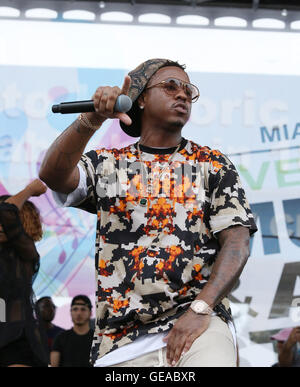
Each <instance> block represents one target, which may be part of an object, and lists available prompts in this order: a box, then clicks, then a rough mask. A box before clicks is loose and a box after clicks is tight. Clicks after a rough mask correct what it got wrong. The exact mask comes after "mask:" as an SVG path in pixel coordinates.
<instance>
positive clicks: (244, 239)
mask: <svg viewBox="0 0 300 387" xmlns="http://www.w3.org/2000/svg"><path fill="white" fill-rule="evenodd" d="M220 234H221V235H220V237H219V240H220V243H221V246H222V247H221V250H220V252H219V254H218V256H217V259H216V262H215V264H214V266H213V269H212V273H211V276H210V278H209V280H208V282H207V284H206V285H205V287H204V288H203V290H202V291H201V293H200V294H199V296H198V297H197V299H202V300H204V301H205V302H206V303H207V304H208V305H210V307H212V308H213V307H215V306H216V305H217V304H218V303H219V302H220V301H221V300H222V299H223V298H224V297H226V296H227V295H228V294H229V293H230V291H231V290H232V288H233V287H234V285H235V284H236V282H237V280H238V278H239V276H240V275H241V273H242V271H243V268H244V266H245V264H246V262H247V259H248V257H249V230H248V229H247V228H245V227H242V226H236V227H233V228H230V229H228V230H224V231H222V232H221V233H220Z"/></svg>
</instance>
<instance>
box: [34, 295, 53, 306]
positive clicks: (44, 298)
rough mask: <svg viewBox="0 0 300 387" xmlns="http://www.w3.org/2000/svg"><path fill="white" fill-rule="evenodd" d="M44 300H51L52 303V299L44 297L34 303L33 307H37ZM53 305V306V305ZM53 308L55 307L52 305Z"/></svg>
mask: <svg viewBox="0 0 300 387" xmlns="http://www.w3.org/2000/svg"><path fill="white" fill-rule="evenodd" d="M44 300H51V301H52V298H51V297H50V296H44V297H41V298H39V299H38V300H37V301H36V303H35V305H37V306H38V305H39V304H40V303H41V302H42V301H44ZM53 305H54V304H53ZM54 306H55V305H54Z"/></svg>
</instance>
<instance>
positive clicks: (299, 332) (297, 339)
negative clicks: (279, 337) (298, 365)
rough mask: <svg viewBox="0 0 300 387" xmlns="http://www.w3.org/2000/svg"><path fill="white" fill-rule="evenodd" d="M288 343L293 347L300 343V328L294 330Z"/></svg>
mask: <svg viewBox="0 0 300 387" xmlns="http://www.w3.org/2000/svg"><path fill="white" fill-rule="evenodd" d="M287 342H288V344H289V345H291V346H293V345H295V344H296V343H300V327H295V328H293V329H292V331H291V333H290V335H289V338H288V339H287Z"/></svg>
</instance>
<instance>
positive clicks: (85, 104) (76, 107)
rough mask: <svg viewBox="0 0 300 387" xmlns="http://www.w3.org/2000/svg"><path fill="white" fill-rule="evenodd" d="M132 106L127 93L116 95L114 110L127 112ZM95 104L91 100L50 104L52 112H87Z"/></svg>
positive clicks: (91, 110)
mask: <svg viewBox="0 0 300 387" xmlns="http://www.w3.org/2000/svg"><path fill="white" fill-rule="evenodd" d="M131 106H132V100H131V98H130V97H128V95H125V94H121V95H119V96H118V98H117V100H116V103H115V107H114V111H115V112H120V113H127V112H128V111H129V110H130V109H131ZM94 111H95V106H94V101H93V100H88V101H75V102H62V103H60V104H59V105H53V106H52V112H53V113H61V114H68V113H87V112H94Z"/></svg>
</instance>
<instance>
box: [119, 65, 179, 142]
mask: <svg viewBox="0 0 300 387" xmlns="http://www.w3.org/2000/svg"><path fill="white" fill-rule="evenodd" d="M168 63H169V64H172V63H174V61H172V60H169V59H159V58H156V59H149V60H146V62H143V63H142V64H140V65H139V66H138V67H137V68H136V69H134V70H132V71H130V73H128V75H129V76H130V78H131V85H130V89H129V92H128V96H129V97H130V98H131V99H132V102H133V104H132V108H131V109H130V110H129V112H127V114H128V115H129V117H130V118H131V120H132V124H131V125H130V126H127V125H125V124H124V123H123V122H120V125H121V128H122V129H123V131H124V132H125V133H126V134H128V135H129V136H131V137H140V135H141V122H140V111H139V110H140V109H139V107H138V103H137V99H138V97H139V96H140V95H141V94H142V92H143V91H144V89H145V87H146V85H147V83H148V81H149V80H150V78H151V77H152V76H153V74H155V73H156V71H157V70H159V69H160V68H161V67H164V66H165V65H166V64H168Z"/></svg>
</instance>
